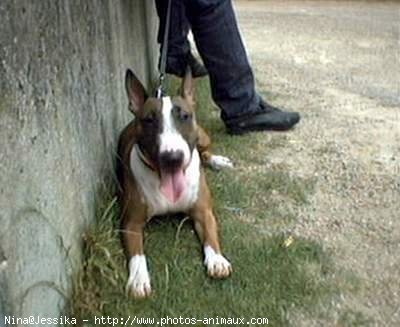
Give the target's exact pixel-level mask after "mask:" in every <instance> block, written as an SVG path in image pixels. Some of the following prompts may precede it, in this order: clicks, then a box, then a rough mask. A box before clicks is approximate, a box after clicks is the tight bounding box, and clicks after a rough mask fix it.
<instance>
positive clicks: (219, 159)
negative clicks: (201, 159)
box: [208, 154, 233, 170]
mask: <svg viewBox="0 0 400 327" xmlns="http://www.w3.org/2000/svg"><path fill="white" fill-rule="evenodd" d="M208 163H209V165H210V167H211V168H212V169H215V170H220V169H222V168H233V163H232V161H231V159H229V158H227V157H224V156H217V155H214V154H213V155H212V156H211V158H210V160H209V162H208Z"/></svg>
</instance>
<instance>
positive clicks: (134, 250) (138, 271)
mask: <svg viewBox="0 0 400 327" xmlns="http://www.w3.org/2000/svg"><path fill="white" fill-rule="evenodd" d="M123 216H124V217H123V229H124V230H123V239H124V243H125V249H126V251H127V255H128V258H129V278H128V283H127V284H126V290H127V292H128V294H129V295H131V296H133V297H136V298H144V297H147V296H149V295H150V293H151V286H150V276H149V272H148V270H147V263H146V256H145V255H144V251H143V230H144V226H145V224H146V209H145V207H144V206H140V207H138V206H133V205H132V204H131V203H129V204H128V205H127V207H126V209H125V213H124V214H123Z"/></svg>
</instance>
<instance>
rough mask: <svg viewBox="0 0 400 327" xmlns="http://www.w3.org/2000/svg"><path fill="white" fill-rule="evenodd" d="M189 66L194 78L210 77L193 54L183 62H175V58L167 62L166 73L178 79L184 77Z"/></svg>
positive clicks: (180, 60)
mask: <svg viewBox="0 0 400 327" xmlns="http://www.w3.org/2000/svg"><path fill="white" fill-rule="evenodd" d="M187 65H189V66H190V69H191V70H192V76H193V77H194V78H198V77H203V76H206V75H208V71H207V69H206V68H205V67H204V66H203V65H202V64H201V63H200V62H199V61H198V60H197V59H196V58H195V57H194V56H193V55H192V54H191V53H189V54H188V56H187V58H184V59H183V60H182V59H179V60H178V59H176V60H175V59H173V58H171V59H169V60H167V68H166V72H167V73H168V74H172V75H175V76H178V77H184V76H185V73H186V67H187Z"/></svg>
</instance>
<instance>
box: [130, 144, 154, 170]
mask: <svg viewBox="0 0 400 327" xmlns="http://www.w3.org/2000/svg"><path fill="white" fill-rule="evenodd" d="M135 148H136V152H137V154H138V156H139V159H140V161H141V162H142V163H143V164H144V165H145V166H146V167H147V168H149V169H150V170H153V171H157V169H156V167H154V164H153V163H152V162H151V161H150V160H149V159H147V158H146V156H145V155H144V154H143V152H142V150H141V149H140V146H139V144H135Z"/></svg>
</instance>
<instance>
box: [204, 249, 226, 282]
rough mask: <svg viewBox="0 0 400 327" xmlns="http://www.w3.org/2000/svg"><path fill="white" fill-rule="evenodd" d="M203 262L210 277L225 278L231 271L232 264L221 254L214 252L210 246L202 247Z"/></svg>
mask: <svg viewBox="0 0 400 327" xmlns="http://www.w3.org/2000/svg"><path fill="white" fill-rule="evenodd" d="M204 254H205V259H204V264H205V266H206V267H207V273H208V276H210V277H212V278H226V277H228V276H229V275H230V274H231V273H232V266H231V264H230V263H229V261H228V260H227V259H226V258H225V257H224V256H223V255H221V254H219V253H216V252H215V251H214V249H213V248H212V247H211V246H206V247H205V248H204Z"/></svg>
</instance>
